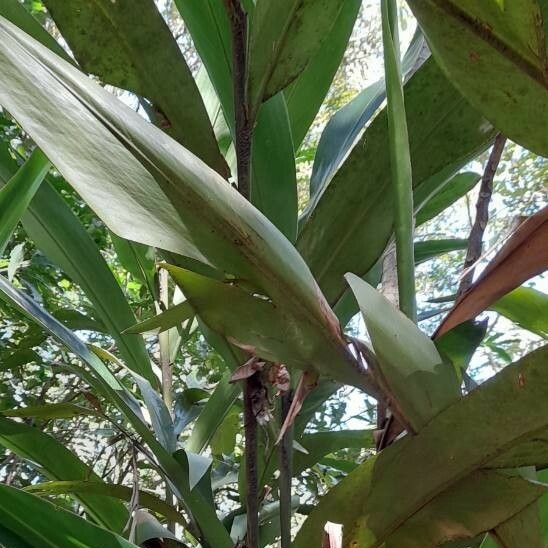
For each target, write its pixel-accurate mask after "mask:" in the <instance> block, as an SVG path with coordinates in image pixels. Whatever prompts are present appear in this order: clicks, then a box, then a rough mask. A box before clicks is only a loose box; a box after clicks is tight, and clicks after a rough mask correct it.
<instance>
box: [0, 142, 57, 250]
mask: <svg viewBox="0 0 548 548" xmlns="http://www.w3.org/2000/svg"><path fill="white" fill-rule="evenodd" d="M50 167H51V164H50V163H49V160H48V159H47V158H46V157H45V156H44V154H43V153H42V152H41V151H40V150H39V149H36V150H35V151H34V152H33V153H32V155H31V156H30V157H29V159H28V160H27V161H26V162H25V163H24V164H23V165H22V166H21V167H20V168H19V169H18V170H17V172H16V173H15V174H14V175H13V177H12V178H11V179H10V180H9V181H8V182H7V183H6V184H5V185H4V186H3V187H2V188H0V219H2V224H1V225H0V255H2V254H3V252H4V249H5V247H6V244H7V243H8V241H9V239H10V238H11V235H12V233H13V231H14V230H15V227H16V226H17V224H18V223H19V221H20V219H21V216H22V215H23V213H24V212H25V211H26V209H27V207H28V206H29V204H30V202H31V201H32V199H33V197H34V195H35V194H36V191H37V190H38V188H39V187H40V185H41V184H42V181H43V180H44V177H45V176H46V174H47V172H48V171H49V169H50Z"/></svg>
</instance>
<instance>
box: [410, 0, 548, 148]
mask: <svg viewBox="0 0 548 548" xmlns="http://www.w3.org/2000/svg"><path fill="white" fill-rule="evenodd" d="M408 4H409V6H410V7H411V9H412V10H413V13H414V14H415V16H416V17H417V19H418V21H419V24H420V25H421V28H422V29H423V31H424V33H425V34H426V36H427V38H428V41H429V43H430V46H431V48H432V52H433V54H434V56H435V57H436V59H437V61H438V62H439V63H440V66H441V67H442V68H443V70H444V71H445V72H446V73H447V75H448V76H449V77H450V79H451V81H452V82H453V83H454V84H455V86H457V87H458V88H459V90H460V91H461V92H462V94H463V95H464V96H465V97H466V98H467V99H468V100H469V101H470V103H471V104H472V105H474V106H475V107H476V108H477V109H478V110H480V111H481V112H482V113H484V114H485V116H486V117H487V118H488V119H489V120H491V122H492V123H493V124H494V125H496V127H497V128H499V129H500V130H501V131H502V132H503V133H504V135H507V136H508V137H509V138H510V139H512V140H514V141H516V142H517V143H519V144H521V145H523V146H525V147H526V148H529V149H531V150H533V151H535V152H536V153H537V154H542V155H544V156H546V155H548V132H547V131H546V127H547V126H548V71H547V70H546V58H547V57H546V52H547V49H546V47H547V37H546V36H545V33H544V29H543V17H542V15H541V7H540V6H541V4H542V2H540V3H539V2H538V1H537V0H514V1H513V2H494V1H492V2H469V1H468V0H447V1H446V0H409V2H408ZM544 16H546V10H545V13H544Z"/></svg>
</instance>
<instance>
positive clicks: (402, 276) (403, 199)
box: [381, 0, 417, 323]
mask: <svg viewBox="0 0 548 548" xmlns="http://www.w3.org/2000/svg"><path fill="white" fill-rule="evenodd" d="M381 19H382V40H383V51H384V74H385V80H386V99H387V103H386V108H387V114H388V143H389V152H390V172H391V175H392V181H391V193H392V195H393V197H394V234H395V239H396V259H397V260H396V263H397V279H398V301H399V307H400V310H401V311H402V312H403V313H404V314H405V315H406V316H407V317H408V318H410V319H411V321H413V322H415V323H416V322H417V300H416V296H415V259H414V256H413V235H414V219H413V177H412V170H411V155H410V152H409V136H408V131H407V119H406V115H405V104H404V101H403V87H402V86H403V84H402V74H401V60H400V42H399V40H400V39H399V31H398V14H397V7H396V3H395V0H382V1H381Z"/></svg>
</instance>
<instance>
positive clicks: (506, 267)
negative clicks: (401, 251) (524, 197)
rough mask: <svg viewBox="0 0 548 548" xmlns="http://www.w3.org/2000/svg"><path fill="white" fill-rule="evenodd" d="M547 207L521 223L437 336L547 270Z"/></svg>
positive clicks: (446, 319)
mask: <svg viewBox="0 0 548 548" xmlns="http://www.w3.org/2000/svg"><path fill="white" fill-rule="evenodd" d="M547 239H548V206H547V207H545V208H544V209H541V210H540V211H539V212H537V213H535V214H534V215H533V216H531V217H529V218H528V219H527V220H526V221H524V222H523V223H522V224H521V225H520V226H519V227H518V228H517V229H516V231H515V232H514V233H513V234H512V236H510V238H509V239H508V240H507V241H506V242H505V244H504V245H503V246H502V248H501V249H500V251H499V252H498V253H497V254H496V255H495V257H494V258H493V260H492V261H491V262H490V263H489V264H488V265H487V267H486V268H485V270H484V271H483V272H482V273H481V276H480V277H479V278H478V279H477V280H476V281H475V282H474V284H473V285H472V287H470V289H469V290H468V291H467V292H466V293H464V294H463V295H462V297H461V298H460V299H459V300H458V301H457V302H456V303H455V306H454V308H453V310H451V312H449V314H448V315H447V316H446V317H445V318H444V320H443V322H442V323H441V324H440V326H439V327H438V329H437V330H436V333H435V336H437V337H439V336H441V335H443V333H445V332H446V331H448V330H450V329H451V328H452V327H454V326H456V325H458V324H459V323H462V322H464V321H466V320H469V319H471V318H474V317H475V316H477V315H478V314H479V313H480V312H482V311H483V310H485V309H486V308H488V307H489V306H490V305H491V304H493V303H494V302H495V301H497V300H498V299H499V298H501V297H502V296H503V295H505V294H506V293H509V292H510V291H512V290H513V289H515V288H516V287H518V286H520V285H521V284H522V283H523V282H525V281H527V280H528V279H529V278H532V277H533V276H536V275H537V274H541V273H542V272H544V271H545V270H546V268H548V246H547V245H546V241H547Z"/></svg>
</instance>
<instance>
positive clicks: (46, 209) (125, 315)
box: [0, 155, 157, 382]
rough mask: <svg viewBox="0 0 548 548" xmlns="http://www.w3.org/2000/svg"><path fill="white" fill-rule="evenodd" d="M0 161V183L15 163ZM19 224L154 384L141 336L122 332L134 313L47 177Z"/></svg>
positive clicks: (128, 359)
mask: <svg viewBox="0 0 548 548" xmlns="http://www.w3.org/2000/svg"><path fill="white" fill-rule="evenodd" d="M0 163H1V164H2V173H1V174H0V186H1V185H2V183H3V180H2V179H3V177H4V174H3V173H13V172H15V170H16V168H17V167H16V164H15V162H13V161H10V158H9V157H6V156H5V155H2V156H0ZM22 223H23V227H24V229H25V231H26V233H27V234H28V235H29V237H30V238H31V240H33V241H34V243H35V244H36V246H37V247H38V248H39V249H41V250H42V251H43V253H44V254H45V255H46V256H47V257H48V258H49V259H50V260H51V261H53V262H54V263H55V264H57V265H58V266H59V267H61V269H62V270H63V271H64V272H65V273H66V274H67V275H68V276H70V277H71V278H72V279H73V280H74V281H75V282H76V283H77V284H78V285H80V287H81V288H82V289H83V290H84V292H85V293H86V295H87V297H88V298H89V299H90V301H91V302H92V303H93V305H94V307H95V310H96V312H97V315H98V317H99V318H100V319H101V320H102V322H103V323H104V325H105V326H106V328H107V329H108V332H109V333H110V334H111V335H112V336H113V337H114V339H115V340H116V343H117V346H118V349H119V351H120V354H121V355H122V357H123V359H124V361H125V363H126V364H127V365H128V366H129V367H131V368H132V369H134V370H135V371H137V372H139V373H140V374H141V375H143V376H144V377H146V378H148V379H149V380H151V381H152V382H157V379H156V377H154V375H153V373H152V368H151V365H150V358H149V357H148V353H147V351H146V348H145V345H144V342H143V340H142V338H141V337H139V336H137V335H122V334H121V332H122V331H123V330H124V329H125V328H126V327H129V326H130V325H133V324H135V316H134V315H133V312H132V311H131V308H130V307H129V305H128V303H127V300H126V298H125V296H124V294H123V292H122V290H121V289H120V286H119V285H118V283H117V282H116V280H115V278H114V276H113V274H112V272H111V270H110V268H109V267H108V265H107V264H106V262H105V260H104V258H103V257H102V255H101V253H100V252H99V250H98V248H97V246H96V245H95V242H94V241H93V240H92V238H91V236H90V235H89V234H88V232H87V231H86V229H85V228H84V227H83V226H82V224H81V223H80V221H79V219H78V218H77V217H76V216H75V215H74V213H72V211H71V209H70V207H69V206H68V204H67V203H66V202H65V201H64V200H63V198H62V197H61V196H60V195H59V194H58V193H57V192H56V191H55V190H54V189H53V187H52V186H51V185H50V184H49V183H48V182H47V181H45V182H44V184H42V186H41V187H40V188H39V189H38V191H37V192H36V196H35V197H34V199H33V200H32V202H31V203H30V206H29V208H28V210H27V212H26V213H25V214H24V215H23V217H22Z"/></svg>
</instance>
